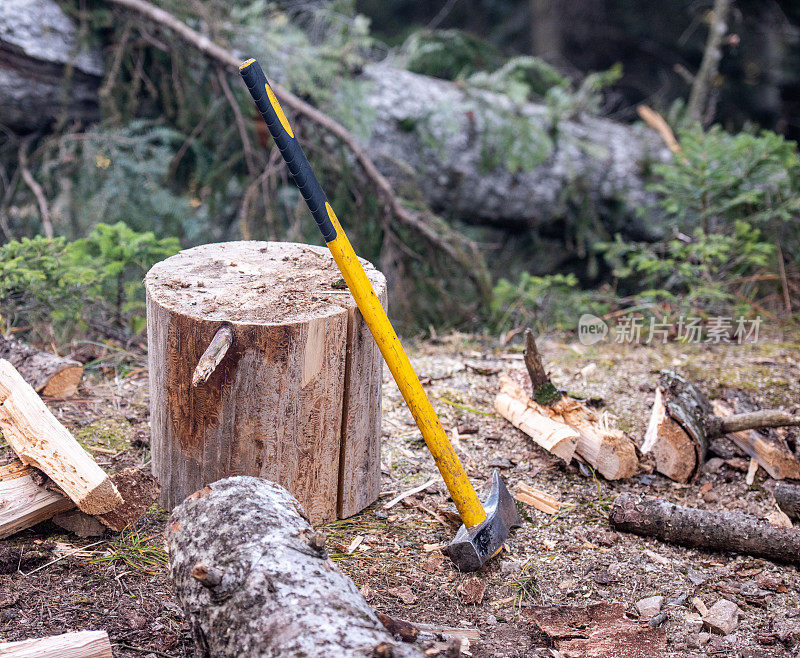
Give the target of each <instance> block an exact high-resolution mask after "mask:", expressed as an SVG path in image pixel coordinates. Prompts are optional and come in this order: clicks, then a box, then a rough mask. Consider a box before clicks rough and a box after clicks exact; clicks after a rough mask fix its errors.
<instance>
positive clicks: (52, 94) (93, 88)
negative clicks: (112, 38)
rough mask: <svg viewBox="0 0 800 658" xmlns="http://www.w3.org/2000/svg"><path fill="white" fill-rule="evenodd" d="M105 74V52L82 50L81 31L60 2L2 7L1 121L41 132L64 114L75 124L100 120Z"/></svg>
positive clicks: (17, 1)
mask: <svg viewBox="0 0 800 658" xmlns="http://www.w3.org/2000/svg"><path fill="white" fill-rule="evenodd" d="M68 70H69V71H70V73H69V75H68V74H67V71H68ZM102 75H103V60H102V56H101V54H100V51H99V50H97V49H87V48H84V47H83V46H82V44H81V43H80V42H79V38H78V30H77V27H76V26H75V24H74V23H73V21H72V20H71V19H70V18H68V17H67V16H66V14H64V12H63V11H62V10H61V8H60V7H59V6H58V3H56V2H52V1H51V0H3V1H2V2H0V116H2V117H3V123H4V124H5V125H7V126H9V127H11V128H13V129H15V130H20V131H25V132H27V131H31V130H37V129H40V128H44V127H46V126H47V124H49V123H51V122H52V121H54V120H55V119H57V118H58V117H59V115H60V114H61V113H62V112H63V113H64V114H65V115H66V116H68V117H69V118H72V119H77V120H84V121H96V120H98V119H99V118H100V111H99V99H98V95H97V92H98V89H99V87H100V78H101V76H102ZM67 77H69V78H70V80H69V84H68V85H66V86H65V79H66V78H67ZM65 92H67V93H65ZM64 101H65V102H64Z"/></svg>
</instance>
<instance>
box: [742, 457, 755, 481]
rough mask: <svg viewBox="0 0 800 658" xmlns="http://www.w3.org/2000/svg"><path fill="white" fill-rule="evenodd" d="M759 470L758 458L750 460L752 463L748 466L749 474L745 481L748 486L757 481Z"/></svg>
mask: <svg viewBox="0 0 800 658" xmlns="http://www.w3.org/2000/svg"><path fill="white" fill-rule="evenodd" d="M757 470H758V461H757V460H756V459H751V460H750V465H749V466H748V467H747V475H746V476H745V478H744V481H745V482H746V483H747V486H750V485H751V484H753V482H755V481H756V471H757Z"/></svg>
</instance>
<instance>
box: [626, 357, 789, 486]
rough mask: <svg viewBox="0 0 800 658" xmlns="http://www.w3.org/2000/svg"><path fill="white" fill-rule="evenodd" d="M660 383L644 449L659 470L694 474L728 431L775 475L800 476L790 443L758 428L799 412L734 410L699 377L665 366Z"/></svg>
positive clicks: (686, 477) (680, 476)
mask: <svg viewBox="0 0 800 658" xmlns="http://www.w3.org/2000/svg"><path fill="white" fill-rule="evenodd" d="M658 384H659V385H658V388H657V389H656V395H655V399H654V402H653V407H652V411H651V414H650V421H649V423H648V427H647V432H646V433H645V438H644V442H643V443H642V446H641V451H642V454H647V453H652V455H653V457H654V458H655V462H656V470H657V471H658V472H659V473H662V474H663V475H666V476H667V477H669V478H671V479H673V480H675V481H676V482H689V481H690V480H693V479H694V478H696V477H697V475H698V473H699V470H700V466H702V464H703V462H704V461H705V457H706V453H707V452H708V447H709V443H710V441H711V440H712V439H715V438H718V437H721V436H725V435H726V434H727V435H729V436H730V438H731V440H732V441H733V442H734V443H735V444H736V445H737V446H739V448H741V449H742V450H743V451H744V452H745V453H746V454H747V455H749V456H750V457H751V458H752V459H755V460H756V461H757V462H758V463H759V465H760V466H762V467H763V468H764V470H765V471H767V473H769V474H770V476H772V477H774V478H776V479H782V478H800V463H799V462H798V461H797V459H796V457H795V456H794V454H793V453H792V451H791V450H790V449H789V447H788V446H787V445H786V443H785V442H784V441H782V440H781V439H780V438H779V437H777V436H767V435H764V434H762V433H760V432H756V431H755V430H756V429H759V428H769V427H780V426H784V425H796V424H800V418H798V416H796V415H793V414H790V413H787V412H784V411H778V410H760V411H758V410H757V411H752V410H749V411H747V412H744V413H734V408H733V407H732V406H731V405H730V404H728V403H727V402H725V401H714V402H713V403H712V402H711V401H710V400H709V399H708V397H707V396H706V395H705V393H703V392H702V391H701V390H700V389H699V388H698V387H697V386H696V385H695V384H694V383H692V382H690V381H689V380H687V379H686V378H685V377H682V376H681V375H679V374H677V373H675V372H673V371H671V370H664V371H662V372H661V374H660V376H659V382H658ZM737 411H738V409H737Z"/></svg>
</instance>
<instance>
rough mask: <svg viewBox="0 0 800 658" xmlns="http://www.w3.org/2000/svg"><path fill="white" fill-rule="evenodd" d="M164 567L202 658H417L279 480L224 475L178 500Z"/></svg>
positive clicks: (420, 654) (168, 528)
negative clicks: (396, 638) (331, 554)
mask: <svg viewBox="0 0 800 658" xmlns="http://www.w3.org/2000/svg"><path fill="white" fill-rule="evenodd" d="M167 544H168V546H169V558H170V574H171V577H172V581H173V583H174V586H175V590H176V592H177V595H178V600H179V601H180V603H181V606H182V607H183V610H184V612H185V613H186V617H187V619H188V620H189V623H190V624H191V627H192V632H193V634H194V638H195V642H196V644H197V647H198V649H199V651H200V654H201V655H203V656H215V657H216V658H222V657H225V656H230V657H238V656H250V657H252V658H258V657H267V656H295V657H296V658H303V657H306V656H307V657H309V658H310V657H313V658H317V657H318V656H343V657H345V656H364V657H365V658H366V657H368V656H387V657H388V656H392V657H393V658H403V657H409V658H410V657H412V656H415V657H421V656H422V653H421V652H419V651H417V650H416V649H415V648H414V647H412V646H409V645H403V644H401V643H397V642H395V641H394V640H393V639H392V637H391V636H390V635H389V633H388V632H387V631H386V629H385V628H384V627H383V625H382V624H381V622H380V621H379V620H378V618H377V617H376V616H375V613H374V612H373V610H372V608H370V607H369V605H368V604H367V602H366V601H365V600H364V597H363V596H361V594H360V593H359V591H358V588H357V587H356V586H355V584H354V583H353V581H352V580H350V579H349V578H348V577H347V576H345V575H344V574H342V573H341V572H340V571H339V570H338V569H337V568H336V567H335V566H334V564H333V563H332V562H331V561H330V560H329V559H328V557H327V552H326V550H325V537H324V535H323V534H322V533H321V532H319V531H316V530H314V528H313V527H312V526H311V524H310V523H309V522H308V520H307V517H306V515H305V512H303V509H302V507H301V506H300V504H299V503H298V502H297V501H296V500H295V499H294V498H293V497H292V496H291V494H289V492H288V491H286V490H285V489H284V488H283V487H281V486H279V485H277V484H274V483H272V482H268V481H267V480H262V479H259V478H253V477H244V476H239V477H232V478H227V479H225V480H220V481H219V482H215V483H214V484H212V485H210V486H208V487H206V488H205V489H202V490H201V491H199V492H197V493H195V494H193V495H192V496H190V497H189V498H187V499H186V500H185V501H184V502H183V503H182V504H181V505H180V506H178V507H177V508H175V510H174V511H173V513H172V516H171V517H170V522H169V524H168V526H167Z"/></svg>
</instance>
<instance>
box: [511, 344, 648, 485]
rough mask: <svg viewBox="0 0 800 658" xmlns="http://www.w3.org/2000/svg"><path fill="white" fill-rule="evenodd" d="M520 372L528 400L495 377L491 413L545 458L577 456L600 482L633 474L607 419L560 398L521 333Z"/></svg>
mask: <svg viewBox="0 0 800 658" xmlns="http://www.w3.org/2000/svg"><path fill="white" fill-rule="evenodd" d="M525 341H526V349H525V366H526V368H527V371H528V375H529V377H530V384H531V389H532V394H531V395H528V393H527V392H526V391H525V388H524V386H523V385H522V384H521V383H519V382H518V381H515V380H514V378H513V376H512V373H507V374H504V375H502V376H501V377H500V392H499V393H498V395H497V397H496V398H495V409H496V410H497V412H498V413H499V414H500V415H501V416H503V417H504V418H505V419H506V420H508V421H509V422H510V423H511V424H512V425H514V427H516V428H517V429H520V430H521V431H523V432H525V434H527V435H528V436H530V437H531V438H532V439H533V440H534V441H535V442H536V443H538V444H539V445H540V446H542V447H543V448H544V449H545V450H547V451H548V452H551V453H552V454H554V455H556V456H557V457H561V458H562V459H563V460H564V461H565V462H567V463H569V462H570V460H571V459H572V457H573V456H574V455H575V454H577V455H578V457H579V458H581V459H582V460H583V461H585V462H586V463H588V464H589V465H591V466H592V467H593V468H595V469H596V470H597V471H598V472H599V473H600V474H601V475H603V477H605V478H607V479H609V480H618V479H622V478H627V477H631V476H632V475H633V474H634V473H636V471H637V470H638V468H639V460H638V458H637V457H636V447H635V446H634V443H633V441H631V439H630V438H629V437H628V436H626V435H625V433H624V432H622V431H621V430H619V429H618V428H616V427H614V426H613V423H612V422H611V417H610V415H609V414H608V413H605V412H602V413H601V412H599V411H597V410H596V409H592V408H591V407H589V406H588V405H586V404H585V403H584V402H583V401H581V400H577V399H575V398H571V397H569V396H566V395H564V394H562V392H561V391H559V390H558V389H557V388H556V387H555V386H554V385H553V383H552V382H551V381H550V377H549V376H548V374H547V372H546V370H545V368H544V365H543V364H542V360H541V356H540V354H539V350H538V349H537V347H536V341H535V339H534V337H533V333H532V332H531V330H530V329H528V330H527V331H526V332H525Z"/></svg>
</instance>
